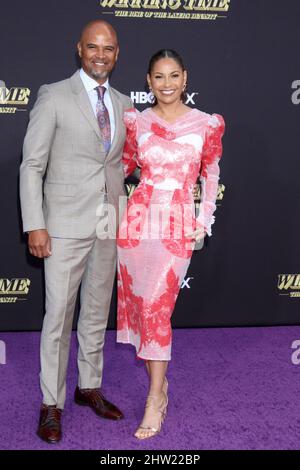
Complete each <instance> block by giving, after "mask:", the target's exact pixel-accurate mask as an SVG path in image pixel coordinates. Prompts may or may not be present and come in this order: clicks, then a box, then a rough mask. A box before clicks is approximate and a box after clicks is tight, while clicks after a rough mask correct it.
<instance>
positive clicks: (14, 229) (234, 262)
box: [0, 0, 300, 331]
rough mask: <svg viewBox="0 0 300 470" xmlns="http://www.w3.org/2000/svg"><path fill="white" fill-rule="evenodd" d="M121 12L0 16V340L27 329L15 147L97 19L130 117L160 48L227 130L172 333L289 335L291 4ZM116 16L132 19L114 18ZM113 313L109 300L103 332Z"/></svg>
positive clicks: (294, 108) (9, 5) (95, 8)
mask: <svg viewBox="0 0 300 470" xmlns="http://www.w3.org/2000/svg"><path fill="white" fill-rule="evenodd" d="M113 3H114V2H113V1H112V2H111V4H113ZM121 3H123V7H122V8H120V7H118V6H117V2H115V6H113V5H112V6H110V7H109V6H107V7H103V6H101V5H100V2H99V1H97V0H85V1H81V0H60V1H59V2H58V1H52V2H51V1H50V2H36V1H34V0H27V1H25V2H24V1H11V2H5V3H4V4H2V5H1V16H0V45H1V59H0V80H2V81H4V82H5V84H6V89H7V90H10V92H11V95H7V93H8V91H7V90H6V91H4V89H3V88H2V94H1V97H0V98H1V99H0V165H1V166H0V197H1V232H0V238H1V251H0V329H1V330H3V331H4V330H31V329H39V328H40V327H41V323H42V318H43V311H44V307H43V302H44V288H43V270H42V263H41V262H40V261H39V260H35V259H33V258H32V257H30V256H29V255H28V253H27V250H26V238H24V236H23V235H22V230H21V223H20V208H19V202H18V170H19V165H20V161H21V151H22V141H23V138H24V135H25V131H26V126H27V123H28V114H29V111H30V109H31V108H32V106H33V104H34V101H35V99H36V93H37V90H38V88H39V87H40V85H41V84H44V83H51V82H54V81H58V80H61V79H64V78H66V77H68V76H70V75H71V74H72V73H73V72H74V71H75V69H76V67H77V64H76V54H75V45H76V42H77V40H78V36H79V32H80V30H81V28H82V26H83V25H84V24H85V23H86V22H88V21H89V20H91V19H94V18H102V19H106V20H108V21H111V23H112V24H113V25H114V26H115V28H116V29H117V31H118V34H119V40H120V45H121V54H120V58H119V61H118V64H117V68H116V70H115V72H114V74H113V76H112V78H111V82H112V84H113V86H114V87H116V88H117V89H119V90H120V91H122V92H124V93H126V94H128V95H130V93H131V92H134V93H135V95H132V96H134V97H135V98H137V97H139V99H138V101H140V103H136V106H137V107H138V108H139V109H143V108H144V107H145V106H146V104H145V103H142V102H141V101H143V95H141V94H139V95H138V94H137V92H143V91H144V84H145V72H146V70H147V64H148V60H149V58H150V56H151V55H152V54H153V53H154V52H155V51H156V50H158V49H160V48H162V47H171V48H174V49H176V50H177V51H178V52H179V53H180V54H181V55H182V56H183V58H184V61H185V64H186V67H187V69H188V72H189V80H188V88H189V93H190V95H191V96H192V97H193V101H194V105H195V106H196V107H198V108H200V109H201V110H203V111H207V112H210V113H213V112H216V113H219V114H222V115H223V116H224V118H225V121H226V124H227V129H226V135H225V137H224V154H223V159H222V162H221V179H220V199H219V201H218V208H217V211H216V223H215V224H214V225H213V227H212V228H213V236H212V237H211V238H210V239H208V240H206V242H205V246H204V248H203V249H202V250H200V251H199V252H197V253H195V254H194V256H193V259H192V263H191V266H190V269H189V272H188V275H187V279H186V282H185V283H184V285H183V287H182V290H181V294H180V296H179V299H178V302H177V305H176V309H175V312H174V317H173V325H174V326H178V327H179V326H220V325H223V326H224V325H225V326H232V325H275V324H299V323H300V321H299V320H300V312H299V308H300V299H299V297H297V294H298V293H299V287H300V276H299V275H298V272H299V247H300V244H299V242H298V234H299V229H300V221H299V209H300V207H299V204H300V198H299V172H300V154H299V150H300V148H299V113H300V108H299V106H298V104H299V103H298V101H299V93H298V91H297V87H300V81H299V82H297V79H299V78H300V77H299V59H298V51H297V45H298V42H299V17H300V2H299V0H287V1H286V2H282V1H281V0H231V1H228V0H227V2H226V0H216V1H215V0H213V1H209V0H205V1H202V0H199V1H197V2H195V5H196V4H198V6H199V5H201V4H202V5H209V4H210V5H212V6H213V5H214V4H216V5H217V4H218V5H219V6H220V4H221V5H222V3H223V4H225V3H227V4H229V9H228V11H227V12H221V11H219V12H218V11H217V12H211V11H208V10H206V11H200V10H199V11H198V13H206V14H217V15H219V17H217V18H216V19H209V17H206V19H204V18H202V19H187V18H184V19H174V18H164V19H157V18H154V17H153V16H154V15H152V17H150V18H146V17H145V13H146V12H147V13H149V12H160V13H162V12H166V13H167V14H168V13H173V14H174V13H176V12H185V13H193V12H191V11H188V10H184V8H183V6H184V3H185V2H184V0H178V2H177V3H178V5H179V4H181V8H179V9H176V5H175V4H176V2H175V1H173V2H172V1H171V0H170V1H169V2H168V5H169V6H172V5H173V6H174V5H175V7H174V8H173V10H172V9H171V8H170V7H167V8H165V9H164V8H163V2H161V6H160V8H159V9H155V5H154V2H153V8H149V4H150V2H149V1H148V2H146V0H144V1H143V2H142V3H143V5H144V6H143V8H138V7H136V8H130V6H127V8H125V6H126V2H124V1H123V2H121V1H119V5H120V4H121ZM124 5H125V6H124ZM116 10H117V11H123V12H140V13H141V12H142V14H143V13H144V17H142V18H140V17H138V18H137V17H136V18H132V17H128V16H127V17H120V16H116V14H115V13H114V12H115V11H116ZM2 85H3V84H2ZM0 86H1V83H0ZM18 87H19V88H28V89H29V90H30V96H29V102H28V104H27V105H26V100H25V101H24V97H25V96H26V93H28V91H26V90H19V91H16V90H13V88H18ZM193 93H194V94H193ZM14 94H15V95H14ZM18 99H19V101H20V100H21V101H20V102H17V103H10V101H12V102H13V101H18ZM22 99H23V102H22ZM189 104H192V103H191V102H190V103H189ZM11 108H13V109H11ZM14 108H16V109H14ZM14 279H15V280H16V281H14ZM115 306H116V301H115V294H114V297H113V301H112V312H111V316H110V323H109V326H110V327H114V325H115Z"/></svg>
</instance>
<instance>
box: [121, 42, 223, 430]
mask: <svg viewBox="0 0 300 470" xmlns="http://www.w3.org/2000/svg"><path fill="white" fill-rule="evenodd" d="M147 80H148V84H149V88H150V90H151V91H152V93H153V95H154V99H155V103H154V106H153V107H151V108H147V109H146V110H144V111H143V112H141V113H140V112H138V111H137V110H135V109H130V110H128V111H127V112H126V113H125V116H124V121H125V124H126V129H127V139H126V143H125V147H124V154H123V164H124V169H125V175H126V176H128V175H129V174H131V173H132V172H133V171H134V169H135V168H136V167H139V168H140V169H141V175H140V182H139V185H138V187H137V188H136V190H135V191H134V193H133V195H132V196H131V197H130V199H129V202H128V206H127V209H126V211H125V214H124V216H123V219H122V222H121V224H120V227H119V233H118V240H117V243H118V257H119V261H118V327H117V341H118V342H121V343H130V344H132V345H133V346H135V348H136V351H137V356H138V357H139V358H141V359H144V360H145V364H146V368H147V371H148V374H149V378H150V388H149V393H148V397H147V401H146V407H145V414H144V417H143V420H142V422H141V424H140V426H139V427H138V429H137V431H136V433H135V436H136V437H137V438H139V439H145V438H148V437H152V436H154V435H156V434H157V433H158V432H159V431H160V428H161V424H162V422H163V420H164V417H165V415H166V409H167V404H168V397H167V387H168V382H167V379H166V371H167V365H168V361H170V359H171V339H172V329H171V316H172V312H173V310H174V306H175V302H176V299H177V296H178V293H179V289H180V286H181V283H182V281H183V279H184V277H185V274H186V272H187V269H188V266H189V264H190V260H191V256H192V253H193V248H194V244H195V241H196V240H200V239H202V238H204V237H205V235H206V234H207V235H208V236H211V225H212V224H213V222H214V216H213V213H214V211H215V209H216V205H215V203H216V198H217V190H218V180H219V172H220V170H219V164H218V163H219V160H220V158H221V154H222V143H221V138H222V135H223V133H224V120H223V118H222V116H220V115H217V114H213V115H210V114H207V113H204V112H202V111H199V110H198V109H191V108H189V107H188V106H186V105H185V104H184V95H185V88H186V82H187V72H186V70H185V67H184V65H183V62H182V59H181V57H180V56H179V55H178V54H177V53H176V52H175V51H173V50H161V51H159V52H158V53H156V54H155V55H154V56H153V57H152V58H151V60H150V64H149V70H148V75H147ZM198 176H200V181H201V203H200V213H199V216H197V218H195V207H194V200H193V188H194V184H195V183H196V181H197V178H198Z"/></svg>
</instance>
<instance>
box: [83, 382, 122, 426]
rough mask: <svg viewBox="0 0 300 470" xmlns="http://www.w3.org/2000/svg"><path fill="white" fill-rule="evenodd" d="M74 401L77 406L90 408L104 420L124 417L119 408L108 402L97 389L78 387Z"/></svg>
mask: <svg viewBox="0 0 300 470" xmlns="http://www.w3.org/2000/svg"><path fill="white" fill-rule="evenodd" d="M74 399H75V403H77V405H81V406H89V407H90V408H92V410H93V411H95V413H96V414H97V415H98V416H101V417H102V418H106V419H114V420H117V419H122V418H123V417H124V416H123V413H122V412H121V411H120V410H119V408H117V407H116V406H115V405H113V404H112V403H110V402H109V401H107V400H106V399H105V398H104V396H103V395H102V393H101V392H100V390H98V389H97V388H81V389H80V388H79V387H76V390H75V396H74Z"/></svg>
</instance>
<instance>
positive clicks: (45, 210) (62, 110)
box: [20, 71, 132, 238]
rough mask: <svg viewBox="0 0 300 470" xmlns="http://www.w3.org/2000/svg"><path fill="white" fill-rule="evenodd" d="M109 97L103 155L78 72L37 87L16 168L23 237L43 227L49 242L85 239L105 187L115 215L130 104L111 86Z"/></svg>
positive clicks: (93, 224)
mask: <svg viewBox="0 0 300 470" xmlns="http://www.w3.org/2000/svg"><path fill="white" fill-rule="evenodd" d="M110 95H111V99H112V104H113V109H114V114H115V121H116V129H115V135H114V140H113V142H112V146H111V149H110V152H109V153H108V155H107V156H106V154H105V149H104V147H103V144H102V139H101V133H100V129H99V125H98V122H97V119H96V117H95V115H94V113H93V109H92V106H91V103H90V101H89V97H88V94H87V92H86V90H85V88H84V86H83V83H82V81H81V78H80V75H79V71H77V72H76V73H75V74H74V75H73V76H72V77H71V78H69V79H67V80H63V81H60V82H57V83H53V84H51V85H43V86H42V87H41V88H40V90H39V93H38V98H37V101H36V103H35V105H34V108H33V109H32V111H31V113H30V122H29V126H28V130H27V133H26V136H25V140H24V147H23V162H22V165H21V168H20V197H21V209H22V218H23V229H24V232H27V231H30V230H36V229H43V228H46V229H47V230H48V232H49V234H50V236H53V237H61V238H86V237H89V236H90V235H92V234H93V233H94V232H95V229H96V225H97V222H98V220H99V217H98V216H97V215H96V213H97V207H98V205H99V201H100V200H101V193H103V192H104V191H105V185H106V187H107V193H108V200H109V202H110V203H111V204H113V205H114V206H115V208H116V210H117V208H118V202H119V201H118V199H119V196H122V195H124V194H125V192H124V172H123V168H122V163H121V156H122V149H123V145H124V140H125V135H126V130H125V126H124V124H123V113H124V111H125V110H126V109H128V108H130V107H132V102H131V100H130V99H129V98H128V97H127V96H125V95H122V94H121V93H119V92H118V91H117V90H115V89H113V88H112V87H110ZM117 215H118V212H117Z"/></svg>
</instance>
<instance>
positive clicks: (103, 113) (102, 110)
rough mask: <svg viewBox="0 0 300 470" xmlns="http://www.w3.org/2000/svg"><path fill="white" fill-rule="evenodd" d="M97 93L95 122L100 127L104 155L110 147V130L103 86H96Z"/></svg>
mask: <svg viewBox="0 0 300 470" xmlns="http://www.w3.org/2000/svg"><path fill="white" fill-rule="evenodd" d="M95 89H96V90H97V93H98V101H97V105H96V113H97V120H98V124H99V127H100V131H101V135H102V140H103V145H104V147H105V151H106V153H108V152H109V149H110V146H111V141H110V138H111V130H110V120H109V114H108V111H107V107H106V106H105V104H104V93H105V92H106V88H105V87H104V86H101V85H100V86H97V87H96V88H95Z"/></svg>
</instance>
